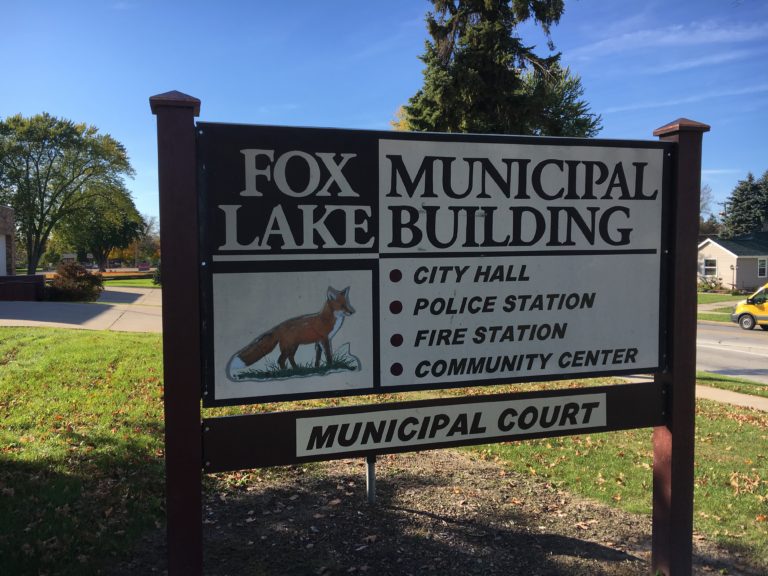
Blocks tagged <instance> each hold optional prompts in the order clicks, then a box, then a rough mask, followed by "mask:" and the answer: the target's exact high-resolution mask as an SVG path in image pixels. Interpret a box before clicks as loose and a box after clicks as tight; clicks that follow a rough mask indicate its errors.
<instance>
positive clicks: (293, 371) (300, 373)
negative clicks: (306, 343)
mask: <svg viewBox="0 0 768 576" xmlns="http://www.w3.org/2000/svg"><path fill="white" fill-rule="evenodd" d="M359 369H360V365H359V363H358V361H357V359H356V358H354V357H352V356H349V355H347V354H345V353H343V352H334V354H333V359H332V361H331V363H330V364H326V363H325V361H323V362H321V364H320V366H315V365H314V364H312V363H311V362H308V363H306V364H297V366H296V368H292V367H291V368H280V366H279V365H278V364H277V363H276V362H272V363H270V364H268V365H267V366H266V367H265V368H264V369H251V370H243V371H241V372H240V373H239V374H238V375H237V379H238V380H282V379H286V378H297V377H307V376H324V375H325V374H328V373H330V372H337V371H339V370H349V371H355V370H359Z"/></svg>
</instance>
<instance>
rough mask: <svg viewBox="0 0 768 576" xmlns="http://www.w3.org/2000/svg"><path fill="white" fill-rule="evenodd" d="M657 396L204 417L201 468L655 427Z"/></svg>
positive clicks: (530, 397) (553, 396)
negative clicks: (202, 464) (202, 466)
mask: <svg viewBox="0 0 768 576" xmlns="http://www.w3.org/2000/svg"><path fill="white" fill-rule="evenodd" d="M663 410H664V408H663V394H662V393H661V388H660V386H659V385H658V384H655V383H646V384H628V385H616V386H604V387H599V388H586V389H580V390H567V391H566V390H555V391H547V392H531V393H522V394H501V395H492V396H474V397H462V398H446V399H439V400H423V401H415V402H399V403H392V404H384V405H382V404H378V405H372V406H350V407H344V408H328V409H321V410H306V411H297V412H274V413H269V414H257V415H247V416H230V417H224V418H212V419H207V420H205V421H204V422H203V455H204V462H205V470H206V471H207V472H222V471H225V470H239V469H244V468H257V467H262V466H276V465H282V464H294V463H299V462H311V461H316V460H329V459H335V458H347V457H351V456H358V455H364V454H385V453H392V452H406V451H415V450H426V449H431V448H444V447H449V446H462V445H470V444H484V443H491V442H501V441H509V440H514V439H524V438H540V437H548V436H562V435H566V434H575V433H579V432H587V431H591V432H602V431H609V430H620V429H628V428H641V427H646V426H656V425H659V424H661V423H662V422H663Z"/></svg>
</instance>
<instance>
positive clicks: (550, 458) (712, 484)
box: [0, 328, 768, 575]
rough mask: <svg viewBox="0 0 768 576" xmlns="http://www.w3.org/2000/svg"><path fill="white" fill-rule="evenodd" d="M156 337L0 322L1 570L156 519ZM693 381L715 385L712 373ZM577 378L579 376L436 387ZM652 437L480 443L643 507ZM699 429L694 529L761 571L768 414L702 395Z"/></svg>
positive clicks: (215, 481) (61, 561)
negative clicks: (2, 325)
mask: <svg viewBox="0 0 768 576" xmlns="http://www.w3.org/2000/svg"><path fill="white" fill-rule="evenodd" d="M160 343H161V337H160V335H158V334H127V333H119V332H92V331H85V330H82V331H81V330H61V329H45V328H0V416H1V417H2V427H0V574H14V575H26V574H29V575H33V574H34V575H38V574H53V573H56V574H62V575H75V574H77V575H79V574H95V573H97V572H99V570H100V569H101V568H102V567H104V566H107V565H109V564H110V562H111V561H112V558H113V557H115V556H117V555H121V554H126V553H130V550H131V549H132V547H133V546H135V545H136V544H137V541H138V537H139V535H140V534H142V533H143V532H145V531H146V530H148V529H152V528H154V527H155V526H160V525H162V523H163V521H164V511H163V504H162V498H163V486H164V484H163V483H164V479H163V459H162V456H163V438H162V431H163V414H162V382H161V374H162V357H161V344H160ZM701 378H702V379H704V380H706V381H705V382H703V383H706V384H711V381H710V380H709V379H710V376H709V375H703V376H701ZM606 381H607V380H605V379H604V380H593V381H589V382H587V383H586V385H595V384H600V383H606ZM731 384H734V383H733V382H732V383H731ZM736 384H738V383H735V384H734V385H736ZM580 385H585V383H584V382H581V383H569V382H560V383H554V384H532V385H510V386H495V387H484V388H475V389H469V390H448V391H445V392H443V393H441V395H447V396H449V395H463V394H468V393H472V394H478V393H489V392H507V391H522V390H529V389H544V388H552V387H557V388H566V387H571V386H580ZM425 395H427V394H426V393H413V394H409V395H405V394H398V395H396V397H397V398H398V399H413V398H416V397H424V396H425ZM429 395H431V396H434V395H435V393H430V394H429ZM385 399H386V400H393V399H394V398H393V397H384V396H378V397H364V398H360V397H358V398H347V399H329V400H325V401H321V400H305V401H301V402H295V403H292V404H290V405H288V404H281V405H269V406H258V405H255V406H249V407H241V408H222V409H216V410H214V411H211V412H213V413H218V414H223V413H235V412H252V411H258V410H262V409H266V408H268V409H271V410H274V409H286V408H288V407H291V408H297V407H305V408H306V407H312V406H320V405H336V404H340V403H357V404H362V403H366V402H382V401H384V400H385ZM650 438H651V437H650V430H647V429H644V430H635V431H629V432H616V433H608V434H591V435H583V436H573V437H567V438H550V439H545V440H539V441H527V442H516V443H514V444H512V443H510V444H499V445H493V446H484V447H480V448H477V449H478V450H481V451H482V453H483V454H485V455H486V456H488V457H494V458H495V457H498V458H500V459H501V460H503V462H504V463H505V465H506V466H508V467H509V468H511V469H514V470H517V471H520V472H522V473H525V474H535V475H537V476H541V477H543V478H546V479H547V480H548V481H549V482H551V483H553V484H554V485H556V486H560V487H563V488H565V489H568V490H571V491H573V492H574V493H576V494H579V495H583V496H586V497H590V498H596V499H599V500H603V501H606V502H609V503H611V504H613V505H616V506H621V507H624V508H626V509H628V510H632V511H636V512H641V513H648V512H649V511H650V503H651V481H652V473H651V456H652V446H651V439H650ZM696 438H697V460H696V462H697V464H696V517H695V527H696V529H697V530H698V531H700V532H701V533H702V534H704V535H706V536H707V537H709V538H713V539H715V540H717V541H719V542H721V543H722V544H724V545H726V546H728V547H729V548H730V549H731V550H733V551H734V553H736V552H738V553H740V554H744V555H746V556H747V557H749V558H751V559H753V561H756V562H762V564H761V566H765V568H766V571H768V544H767V542H768V518H767V517H766V516H768V509H767V508H768V505H767V504H766V503H767V502H768V482H767V480H768V462H767V460H766V458H767V456H766V453H767V451H766V450H765V446H766V444H767V443H768V414H764V413H756V412H753V411H749V410H744V409H738V408H731V407H727V406H723V405H718V404H714V403H711V402H706V401H704V402H698V417H697V432H696ZM243 477H244V476H243V474H241V473H233V474H229V475H227V474H221V475H214V476H211V477H209V478H208V479H207V480H206V483H205V484H206V486H207V489H209V490H217V489H218V488H219V487H220V486H221V484H222V483H230V482H234V481H236V480H237V479H238V478H243Z"/></svg>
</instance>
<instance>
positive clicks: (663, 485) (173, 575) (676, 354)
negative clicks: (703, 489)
mask: <svg viewBox="0 0 768 576" xmlns="http://www.w3.org/2000/svg"><path fill="white" fill-rule="evenodd" d="M149 103H150V108H151V110H152V113H153V114H155V115H156V116H157V136H158V179H159V192H160V220H161V229H162V230H163V236H162V239H161V243H162V251H163V255H164V261H163V354H164V397H163V403H164V410H165V459H166V511H167V536H168V572H169V575H170V576H182V575H183V576H202V574H203V542H202V473H203V470H204V464H203V460H202V442H204V439H203V438H202V436H203V434H205V430H204V429H203V428H202V421H201V401H200V389H199V386H198V385H199V384H200V383H201V382H202V378H201V371H200V370H201V365H202V363H201V352H202V351H201V346H200V331H199V327H200V324H199V313H200V301H199V294H198V292H197V291H196V290H189V286H190V285H197V282H198V278H199V271H200V269H201V268H202V267H204V265H205V262H204V261H203V260H201V259H200V257H199V245H198V240H199V238H198V232H199V228H198V213H197V210H198V202H197V190H196V182H195V180H196V166H197V157H196V151H195V124H194V118H195V117H196V116H198V115H199V113H200V100H198V99H197V98H194V97H192V96H188V95H186V94H183V93H181V92H177V91H172V92H167V93H164V94H158V95H156V96H152V97H151V98H150V99H149ZM709 129H710V127H709V126H708V125H706V124H702V123H700V122H695V121H692V120H688V119H686V118H679V119H677V120H675V121H673V122H670V123H669V124H666V125H664V126H662V127H661V128H658V129H657V130H655V131H654V132H653V134H654V136H658V137H659V138H660V140H662V141H665V142H669V143H672V145H673V147H672V149H671V151H670V152H668V154H669V157H670V158H671V161H672V180H673V188H672V195H671V196H673V198H671V202H672V205H673V207H672V211H671V214H670V216H671V222H670V224H671V226H670V230H669V240H670V242H669V250H670V254H669V257H670V258H669V260H670V262H669V264H668V265H667V268H666V269H667V270H668V276H665V277H666V278H667V280H666V281H668V286H667V287H668V290H667V291H666V294H664V296H665V298H662V302H663V305H662V310H663V311H664V312H665V317H666V321H667V324H666V354H667V356H666V357H665V359H666V363H665V367H664V368H663V369H662V370H659V371H656V372H655V373H654V379H653V382H648V383H643V384H638V385H636V386H637V387H638V388H637V389H638V390H642V394H643V395H644V396H648V397H652V396H653V394H654V393H655V392H658V393H660V394H661V395H662V409H661V412H660V414H659V413H658V407H656V408H653V407H651V408H650V409H651V411H652V412H653V422H646V423H644V424H641V426H645V425H653V426H654V428H653V454H654V460H653V512H652V548H651V571H652V572H654V573H655V572H660V573H664V574H667V575H674V576H688V575H690V574H691V572H692V552H693V475H694V443H695V435H694V431H695V401H696V399H695V384H696V381H695V374H696V346H695V339H694V338H692V337H691V334H695V330H696V290H695V280H696V243H695V238H696V234H697V229H698V211H697V210H692V209H691V206H696V205H698V200H699V194H700V184H701V155H702V154H701V152H702V140H703V134H704V133H705V132H707V131H709ZM190 384H191V385H190ZM625 386H628V385H622V386H620V387H619V388H624V387H625ZM612 388H616V387H612ZM591 390H594V389H589V390H587V392H589V391H591ZM551 393H552V394H560V395H570V394H572V393H573V391H572V390H560V391H552V392H551ZM654 405H655V403H654ZM645 407H646V408H648V406H645ZM371 408H374V409H375V408H376V406H373V407H371ZM250 418H251V419H254V420H252V422H254V423H255V422H256V420H255V419H256V418H259V416H258V415H251V416H250ZM659 419H660V422H659ZM223 420H225V419H222V421H223ZM206 422H207V423H211V422H213V420H210V419H209V420H206ZM216 425H218V422H217V423H216ZM197 434H200V435H201V444H197V443H196V442H194V441H192V442H191V441H190V439H193V438H195V437H197ZM253 449H257V448H254V447H253V446H249V447H248V449H247V450H246V451H245V452H248V451H250V450H253Z"/></svg>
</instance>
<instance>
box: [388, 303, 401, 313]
mask: <svg viewBox="0 0 768 576" xmlns="http://www.w3.org/2000/svg"><path fill="white" fill-rule="evenodd" d="M389 311H390V312H392V314H400V312H402V311H403V303H402V302H400V300H395V301H394V302H390V304H389Z"/></svg>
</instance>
